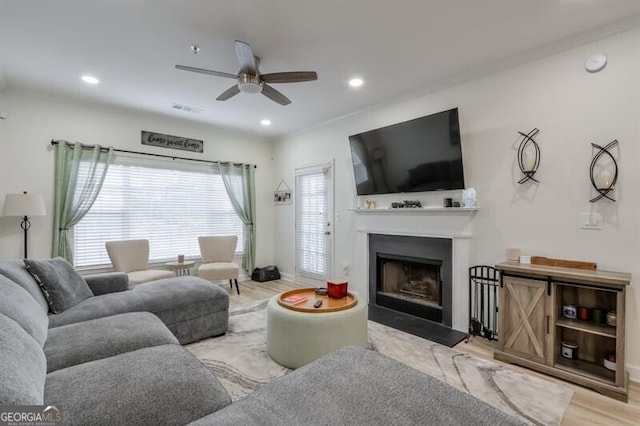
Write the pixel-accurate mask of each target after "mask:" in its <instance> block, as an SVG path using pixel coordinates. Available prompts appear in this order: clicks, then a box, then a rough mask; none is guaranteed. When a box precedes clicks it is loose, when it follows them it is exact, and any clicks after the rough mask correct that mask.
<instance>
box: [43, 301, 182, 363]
mask: <svg viewBox="0 0 640 426" xmlns="http://www.w3.org/2000/svg"><path fill="white" fill-rule="evenodd" d="M167 344H174V345H177V344H178V340H177V339H176V338H175V336H174V335H173V334H171V332H170V331H169V329H168V328H167V327H166V326H165V325H164V324H163V323H162V321H160V320H159V319H158V317H156V316H155V315H153V314H151V313H149V312H133V313H128V314H120V315H114V316H110V317H105V318H98V319H94V320H89V321H83V322H79V323H76V324H69V325H63V326H61V327H56V328H52V329H51V330H49V336H48V337H47V343H46V344H45V346H44V353H45V355H46V356H47V372H49V373H50V372H52V371H56V370H60V369H61V368H67V367H70V366H72V365H77V364H81V363H83V362H88V361H94V360H96V359H102V358H107V357H110V356H114V355H119V354H122V353H125V352H131V351H134V350H137V349H142V348H147V347H151V346H159V345H167Z"/></svg>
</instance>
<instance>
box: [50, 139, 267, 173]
mask: <svg viewBox="0 0 640 426" xmlns="http://www.w3.org/2000/svg"><path fill="white" fill-rule="evenodd" d="M59 143H60V142H59V141H57V140H54V139H51V145H58V144H59ZM67 145H73V144H72V143H71V142H67ZM80 145H81V146H82V149H93V145H85V144H83V143H81V144H80ZM103 149H107V148H104V147H103ZM113 150H114V151H115V152H123V153H125V154H138V155H148V156H150V157H161V158H171V159H172V160H187V161H198V162H200V163H209V164H219V163H230V164H233V165H240V166H244V165H245V164H243V163H233V162H231V161H213V160H201V159H200V158H188V157H176V156H174V155H164V154H152V153H150V152H140V151H129V150H126V149H117V148H113ZM249 165H250V166H253V168H254V169H255V168H258V166H256V165H255V164H249Z"/></svg>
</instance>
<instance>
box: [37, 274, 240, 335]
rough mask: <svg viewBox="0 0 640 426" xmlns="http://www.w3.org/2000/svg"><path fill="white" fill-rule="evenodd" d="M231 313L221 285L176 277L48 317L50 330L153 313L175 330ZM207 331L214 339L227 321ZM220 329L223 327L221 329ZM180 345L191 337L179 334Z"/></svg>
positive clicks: (138, 286) (223, 330)
mask: <svg viewBox="0 0 640 426" xmlns="http://www.w3.org/2000/svg"><path fill="white" fill-rule="evenodd" d="M228 310H229V294H228V293H227V292H226V291H225V290H223V289H222V288H220V286H218V285H216V284H213V283H210V282H208V281H206V280H203V279H201V278H198V277H173V278H167V279H164V280H159V281H154V282H150V283H144V284H140V285H137V286H136V287H134V288H133V289H131V290H129V291H122V292H119V293H111V294H104V295H102V296H94V297H91V298H89V299H87V300H85V301H83V302H81V303H79V304H78V305H76V306H74V307H73V308H71V309H68V310H67V311H65V312H63V313H61V314H58V315H50V316H49V327H58V326H61V325H65V324H72V323H76V322H80V321H86V320H89V319H95V318H102V317H106V316H111V315H116V314H122V313H125V312H139V311H146V312H151V313H153V314H155V315H156V316H158V318H160V319H161V320H162V322H163V323H164V324H165V325H166V326H167V327H169V329H172V330H173V329H174V328H175V327H176V326H179V325H180V324H181V323H191V322H192V321H194V320H197V319H198V318H201V317H206V316H208V315H211V314H213V313H217V312H223V313H225V318H226V312H228ZM211 326H215V327H214V328H212V329H209V330H204V331H203V332H204V333H206V332H207V331H208V332H209V333H208V334H206V335H204V336H201V337H200V338H202V337H207V336H213V335H216V334H222V333H224V332H225V331H226V326H227V323H226V321H225V322H224V323H222V324H211ZM220 327H224V328H222V329H220ZM176 337H177V338H178V340H179V341H180V343H182V344H185V343H189V342H190V340H188V336H186V335H185V336H183V335H179V334H176Z"/></svg>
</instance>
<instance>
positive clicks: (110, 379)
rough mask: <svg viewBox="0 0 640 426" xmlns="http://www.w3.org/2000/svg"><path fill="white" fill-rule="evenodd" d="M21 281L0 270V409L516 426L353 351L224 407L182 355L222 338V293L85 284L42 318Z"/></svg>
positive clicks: (87, 420)
mask: <svg viewBox="0 0 640 426" xmlns="http://www.w3.org/2000/svg"><path fill="white" fill-rule="evenodd" d="M25 272H26V271H25V270H24V267H23V266H22V265H21V261H0V295H1V297H0V406H15V405H42V404H45V405H55V406H57V407H58V408H59V409H60V411H61V414H62V419H63V424H71V425H74V424H76V425H87V424H92V425H100V424H105V425H107V424H108V425H121V424H132V425H133V424H135V425H184V424H189V423H193V424H196V425H301V424H323V425H326V424H335V425H338V424H354V425H361V424H371V425H378V424H379V425H389V424H422V425H429V424H434V425H436V424H438V425H445V424H451V425H453V424H474V425H496V424H502V425H512V424H521V423H520V422H519V421H518V420H516V419H514V418H512V417H510V416H508V415H506V414H504V413H502V412H501V411H498V410H497V409H495V408H493V407H491V406H489V405H487V404H485V403H483V402H481V401H479V400H476V399H475V398H473V397H471V396H469V395H467V394H464V393H462V392H460V391H458V390H456V389H454V388H452V387H451V386H449V385H447V384H445V383H442V382H440V381H438V380H436V379H433V378H431V377H429V376H426V375H424V374H422V373H420V372H418V371H416V370H413V369H411V368H409V367H407V366H405V365H403V364H401V363H398V362H396V361H393V360H391V359H389V358H386V357H384V356H382V355H380V354H378V353H376V352H373V351H369V350H366V349H362V348H356V347H348V348H343V349H340V350H339V351H337V352H334V353H332V354H329V355H326V356H324V357H323V358H321V359H319V360H317V361H315V362H313V363H311V364H308V365H306V366H304V367H302V368H300V369H298V370H296V371H295V372H293V373H291V374H288V375H286V376H284V377H280V378H278V379H275V380H274V381H272V382H271V383H269V384H267V385H266V386H264V387H262V388H261V389H259V390H258V391H256V392H254V393H252V394H251V395H249V396H248V397H246V398H244V399H242V400H240V401H238V402H236V403H233V404H231V398H230V396H229V394H228V393H227V391H226V390H225V389H224V388H223V387H222V385H221V384H220V382H219V381H218V379H217V378H216V377H215V376H214V375H213V374H212V373H211V371H210V370H209V369H207V368H206V367H205V366H204V365H203V364H202V363H200V362H199V361H198V360H197V359H196V358H195V357H194V356H193V355H192V354H191V353H190V352H188V351H187V350H185V349H184V348H183V347H182V346H181V345H180V343H186V342H191V341H194V340H197V339H200V338H202V337H208V336H213V335H216V334H221V333H223V332H224V331H225V330H226V327H227V318H228V295H227V293H226V291H224V290H222V289H221V288H218V287H217V286H216V285H213V284H211V283H209V282H208V281H204V280H200V279H198V278H192V277H181V278H175V279H167V280H159V281H155V282H151V283H148V284H142V285H140V286H137V287H135V288H134V289H133V290H127V286H126V275H124V274H123V275H124V277H125V279H124V280H123V278H122V277H121V276H119V275H103V276H100V277H91V278H89V279H88V280H87V282H88V283H89V284H90V288H91V290H92V292H93V294H94V296H92V297H89V298H88V299H86V300H85V301H83V302H80V303H79V304H78V305H76V306H74V307H72V308H70V309H69V310H67V311H64V312H63V313H62V314H51V313H49V311H48V309H47V302H46V301H45V300H43V297H42V294H41V292H40V290H39V288H38V286H37V284H35V281H34V279H33V278H32V277H31V276H30V275H29V274H25ZM216 321H219V324H216Z"/></svg>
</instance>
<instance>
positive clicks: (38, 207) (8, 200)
mask: <svg viewBox="0 0 640 426" xmlns="http://www.w3.org/2000/svg"><path fill="white" fill-rule="evenodd" d="M46 214H47V211H46V210H45V208H44V198H42V195H40V194H27V192H26V191H25V192H23V193H22V194H7V195H6V196H5V198H4V206H3V208H2V216H18V217H22V222H20V228H22V230H23V231H24V258H25V259H26V258H27V231H28V230H29V228H31V221H30V220H29V216H44V215H46Z"/></svg>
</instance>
